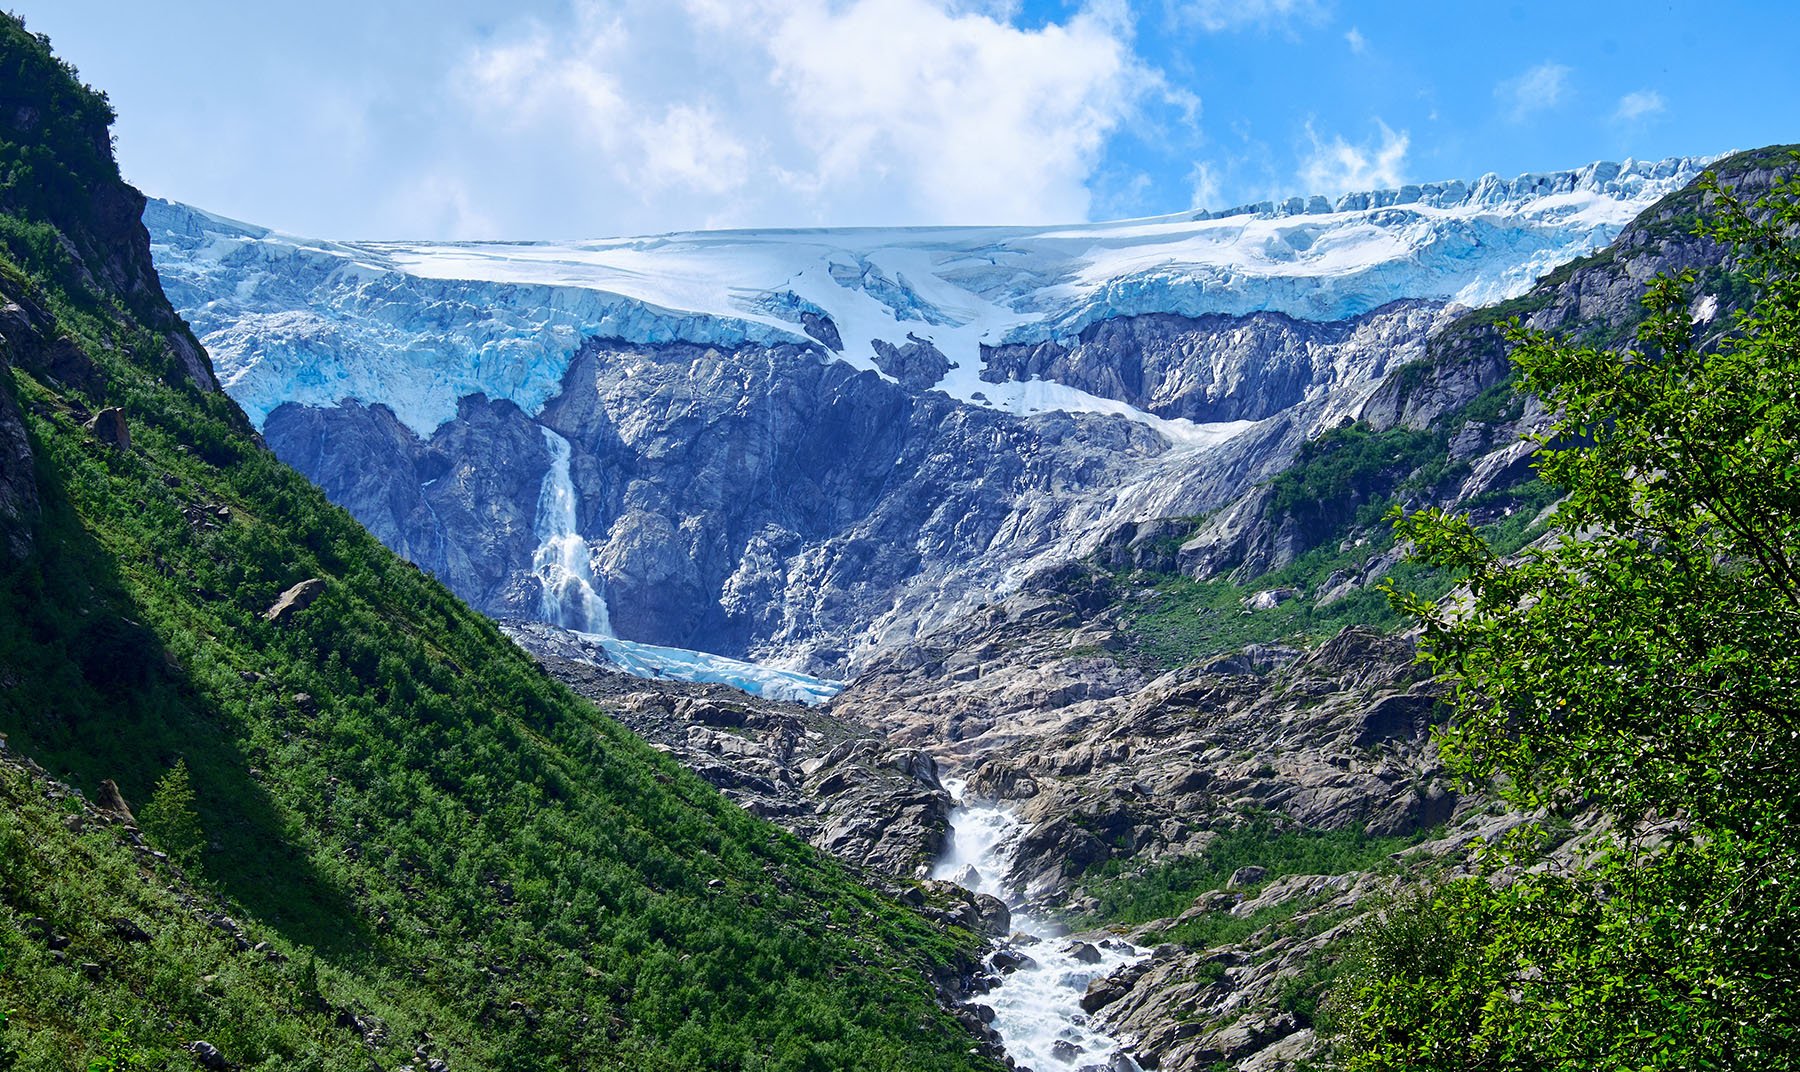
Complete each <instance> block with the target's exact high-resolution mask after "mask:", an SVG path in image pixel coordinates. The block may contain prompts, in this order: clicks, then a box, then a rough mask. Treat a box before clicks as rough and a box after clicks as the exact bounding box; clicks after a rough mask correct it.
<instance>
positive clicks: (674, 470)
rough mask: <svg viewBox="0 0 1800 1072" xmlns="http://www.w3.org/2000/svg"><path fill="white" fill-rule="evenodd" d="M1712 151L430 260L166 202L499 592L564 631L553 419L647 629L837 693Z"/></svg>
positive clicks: (1210, 488) (237, 379)
mask: <svg viewBox="0 0 1800 1072" xmlns="http://www.w3.org/2000/svg"><path fill="white" fill-rule="evenodd" d="M1697 166H1698V164H1697V162H1695V161H1688V160H1676V161H1665V162H1663V163H1660V164H1635V163H1628V164H1627V165H1625V166H1623V167H1621V166H1618V165H1596V166H1594V167H1592V168H1588V169H1583V170H1581V171H1578V172H1567V173H1560V174H1558V175H1553V176H1528V177H1524V178H1521V179H1519V180H1511V181H1501V180H1497V179H1495V180H1491V181H1489V180H1484V181H1483V182H1481V183H1476V184H1472V185H1464V184H1449V185H1445V186H1441V187H1437V186H1434V187H1419V188H1407V189H1405V190H1400V191H1389V192H1386V193H1384V194H1382V195H1379V196H1375V195H1371V196H1366V197H1363V198H1361V199H1356V198H1352V199H1346V200H1345V201H1344V202H1343V203H1341V204H1339V205H1329V204H1325V203H1323V202H1320V203H1317V204H1312V203H1306V202H1298V203H1295V204H1283V205H1264V206H1252V207H1249V208H1247V209H1245V210H1243V211H1240V212H1238V213H1235V214H1230V215H1227V216H1223V217H1218V218H1214V217H1210V216H1209V217H1198V218H1197V217H1179V218H1176V217H1171V218H1170V219H1168V220H1162V221H1151V222H1149V223H1141V222H1140V223H1133V224H1117V225H1112V224H1108V225H1088V226H1083V227H1076V228H1066V229H1060V230H1055V231H1048V232H1032V231H1026V230H1023V229H1016V228H1015V229H962V230H957V229H951V230H935V231H896V232H844V233H837V232H821V233H807V234H803V235H796V234H791V233H766V234H765V233H759V232H747V233H734V234H730V235H684V236H671V237H665V238H661V239H654V240H652V239H642V240H635V239H634V240H619V241H615V242H600V243H583V244H574V245H567V246H544V245H534V244H523V245H500V244H496V245H492V246H481V245H475V246H447V247H433V246H417V245H401V244H393V243H386V244H383V243H319V242H307V241H304V240H300V239H293V238H289V237H287V236H282V235H277V234H273V233H271V232H268V231H265V230H262V229H259V228H255V227H250V226H248V225H243V224H235V223H232V222H231V221H225V220H220V219H218V218H216V217H211V216H207V215H206V214H204V213H200V212H197V211H195V210H191V209H186V208H184V207H181V206H175V205H168V204H166V203H156V204H152V205H151V206H150V207H149V210H148V212H147V215H146V220H147V222H148V225H149V227H150V229H151V230H152V232H153V234H154V236H155V246H156V250H157V255H158V258H159V267H160V270H161V271H162V273H163V275H164V277H165V279H166V280H167V282H168V285H169V287H170V288H171V292H172V293H173V294H174V295H175V297H176V300H177V302H178V304H179V305H180V306H181V307H182V308H183V310H184V311H185V312H186V313H187V314H188V315H189V316H190V317H191V318H192V319H193V320H194V322H195V323H196V324H197V325H199V329H200V331H201V332H202V334H203V335H204V336H205V338H206V340H207V342H208V345H209V346H210V347H211V348H212V350H213V352H214V354H215V355H216V356H217V357H218V358H219V360H220V362H221V367H223V368H225V369H226V373H225V375H224V380H225V382H226V384H227V389H228V390H230V391H232V392H233V393H234V396H235V397H237V398H239V399H240V400H241V401H242V402H243V404H244V405H245V407H246V410H247V412H249V413H250V415H251V417H252V419H253V420H256V421H258V422H259V423H260V426H261V428H262V431H263V432H264V434H265V436H266V437H267V439H268V442H269V443H270V445H271V446H272V447H273V448H274V449H275V451H276V452H277V454H278V455H279V456H281V457H282V458H283V459H285V460H288V461H289V462H291V463H292V464H294V465H295V466H296V467H297V468H299V469H300V470H301V471H302V472H304V473H306V474H307V475H308V476H309V477H311V478H312V479H313V480H315V481H316V482H317V483H318V484H319V485H320V486H321V487H323V488H324V489H325V490H326V491H327V492H328V494H330V495H331V496H332V498H333V499H334V500H335V501H337V502H339V503H340V504H342V505H344V506H345V507H347V508H348V509H349V510H350V511H351V512H352V514H354V515H355V516H356V517H357V518H358V519H359V520H361V521H362V522H363V523H364V524H365V525H367V526H368V527H369V529H370V530H371V531H372V532H374V533H375V534H376V535H377V536H379V537H380V538H381V539H382V540H383V541H384V542H386V543H388V544H389V546H391V547H394V548H395V549H397V550H399V551H400V552H401V553H402V554H404V555H406V556H407V557H408V558H411V559H412V560H413V561H415V562H418V563H419V564H420V565H422V566H423V567H425V568H426V569H428V570H429V571H431V572H432V573H433V574H435V575H436V576H438V577H439V578H441V579H443V580H444V581H445V582H446V583H448V584H449V585H450V586H451V587H452V588H453V589H454V590H455V591H457V592H458V593H459V594H461V595H462V596H463V597H464V598H466V599H468V600H469V601H470V602H471V603H473V604H474V605H476V606H477V607H480V608H482V609H484V610H487V611H489V612H491V613H494V614H497V615H502V616H507V617H525V618H533V617H536V618H540V619H544V618H546V617H549V618H550V619H551V620H554V616H547V615H546V614H545V612H544V610H543V606H544V596H543V593H544V586H545V577H544V576H543V570H542V569H541V559H542V556H540V555H538V554H537V552H538V551H539V549H540V548H541V547H542V546H543V542H542V541H543V539H544V535H543V533H542V532H541V531H539V530H540V529H541V528H542V525H541V521H542V518H541V517H540V514H539V506H540V504H541V502H542V501H543V500H544V489H545V487H546V486H547V485H546V481H547V479H549V475H550V474H549V470H550V469H551V454H550V451H549V449H548V448H547V446H546V440H545V438H544V431H545V430H548V431H549V432H552V433H554V434H555V435H556V436H558V437H560V438H561V440H563V441H566V442H567V443H568V444H569V445H570V449H571V452H572V456H571V461H570V465H569V476H570V482H571V492H572V494H573V496H574V498H575V500H576V526H575V527H576V530H577V535H578V536H579V537H580V539H581V540H583V541H585V543H586V545H587V547H588V549H589V552H590V559H591V568H592V572H593V574H594V576H595V578H596V582H597V586H598V593H599V595H600V596H601V597H602V598H603V599H604V601H605V606H606V609H607V612H608V617H609V618H610V623H611V627H612V628H613V629H614V630H615V631H616V632H617V633H618V635H619V636H621V637H625V638H628V639H632V640H639V641H647V642H652V643H661V644H672V645H678V646H684V647H691V648H701V649H705V650H709V651H717V652H720V653H724V654H729V655H748V656H751V657H756V658H760V659H764V660H774V661H779V662H782V663H784V664H786V665H791V666H795V667H799V668H803V669H806V670H808V671H809V672H813V673H820V674H825V675H829V676H840V677H841V676H845V675H848V674H850V673H853V672H855V671H856V670H858V669H860V668H862V667H864V666H866V665H868V664H869V663H870V661H871V660H873V659H875V658H877V657H878V656H879V655H880V654H881V653H882V652H885V651H889V650H893V649H895V648H897V647H899V646H901V645H904V644H906V643H907V642H909V641H910V640H912V639H913V638H914V637H916V636H918V635H921V634H922V633H925V632H929V631H931V630H933V629H936V628H939V627H942V626H944V625H947V624H949V623H951V622H953V621H955V620H956V618H957V617H958V616H959V615H961V614H963V613H965V612H967V611H969V610H970V609H972V608H974V607H977V606H979V605H981V604H982V603H984V602H986V601H988V600H991V599H993V598H996V597H999V596H1002V595H1004V594H1005V593H1006V592H1008V591H1010V590H1011V589H1012V588H1013V587H1014V586H1016V584H1017V583H1018V582H1019V581H1020V580H1021V579H1022V578H1024V577H1026V576H1028V575H1030V574H1031V573H1033V572H1035V571H1037V570H1040V569H1042V568H1045V567H1046V566H1050V565H1053V564H1055V563H1058V562H1063V561H1069V560H1072V559H1076V558H1080V557H1082V556H1083V555H1086V554H1088V553H1089V552H1091V551H1092V550H1093V549H1094V548H1095V546H1096V545H1097V542H1098V541H1099V540H1100V539H1101V538H1102V537H1103V536H1105V535H1106V534H1107V533H1109V532H1112V531H1114V530H1116V529H1118V528H1119V527H1120V526H1121V525H1125V524H1135V523H1147V522H1152V521H1155V520H1156V519H1159V518H1165V517H1171V516H1188V515H1195V514H1201V513H1205V512H1207V511H1210V510H1213V509H1215V508H1217V507H1219V506H1220V505H1222V504H1224V503H1226V502H1227V501H1229V500H1230V499H1232V498H1233V497H1234V496H1237V495H1238V494H1240V493H1241V492H1242V491H1243V490H1244V489H1245V488H1246V487H1249V486H1251V485H1253V484H1254V483H1256V482H1257V481H1260V480H1264V479H1267V478H1268V477H1270V476H1272V475H1274V474H1275V473H1276V472H1279V471H1280V470H1281V469H1283V468H1285V467H1286V465H1287V464H1288V462H1289V461H1291V460H1292V458H1293V457H1294V456H1295V454H1296V452H1297V451H1298V450H1299V449H1300V447H1301V446H1302V445H1303V444H1304V443H1305V442H1306V440H1307V439H1308V438H1309V437H1310V436H1312V435H1315V434H1316V433H1317V432H1319V431H1320V430H1321V429H1323V428H1325V427H1328V426H1330V425H1332V424H1335V423H1336V422H1338V421H1340V420H1342V419H1343V418H1344V417H1345V416H1347V415H1351V414H1354V413H1355V412H1356V411H1357V410H1358V408H1359V407H1360V405H1361V403H1362V400H1363V399H1364V398H1365V397H1367V396H1368V395H1369V394H1370V393H1371V392H1373V391H1374V390H1376V388H1377V386H1378V385H1379V384H1380V383H1381V382H1383V380H1384V379H1385V378H1386V377H1387V375H1388V373H1389V372H1390V370H1392V369H1394V368H1396V367H1399V366H1402V365H1406V364H1409V363H1412V362H1414V361H1416V360H1417V359H1418V358H1421V357H1423V356H1424V355H1425V353H1426V349H1427V346H1428V343H1429V340H1430V339H1431V338H1432V335H1433V333H1434V332H1435V331H1437V330H1438V329H1439V328H1441V327H1442V326H1443V325H1445V324H1447V323H1448V322H1449V321H1450V320H1452V319H1453V318H1454V315H1455V312H1456V310H1457V307H1458V303H1481V302H1486V301H1490V300H1493V299H1494V298H1497V297H1502V296H1505V295H1509V294H1514V293H1517V292H1519V291H1520V290H1522V289H1523V288H1524V287H1525V286H1527V285H1528V284H1529V281H1530V279H1531V278H1532V277H1533V276H1535V275H1536V274H1537V273H1538V272H1540V271H1542V270H1544V269H1546V268H1548V267H1551V266H1553V265H1555V264H1557V263H1561V262H1562V261H1563V260H1566V259H1567V258H1568V257H1570V256H1574V255H1576V254H1579V253H1581V252H1583V251H1585V250H1589V249H1592V248H1595V247H1597V246H1598V245H1601V244H1603V243H1604V242H1606V241H1607V240H1608V239H1610V238H1611V237H1612V236H1613V235H1614V234H1615V233H1616V232H1617V229H1618V227H1620V226H1622V225H1623V224H1624V222H1625V221H1626V220H1628V219H1629V218H1630V216H1631V215H1633V214H1635V212H1636V211H1637V209H1638V208H1639V207H1641V206H1642V205H1644V204H1648V203H1649V202H1650V201H1652V200H1654V198H1655V197H1657V196H1659V195H1660V194H1661V193H1662V192H1664V191H1666V190H1668V189H1673V188H1676V187H1678V186H1679V185H1681V184H1682V183H1683V182H1685V181H1686V180H1687V178H1688V177H1689V176H1691V175H1692V174H1693V173H1694V171H1695V170H1696V169H1697ZM534 425H535V426H536V427H533V426H534Z"/></svg>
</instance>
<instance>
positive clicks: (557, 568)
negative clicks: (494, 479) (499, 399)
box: [531, 428, 612, 636]
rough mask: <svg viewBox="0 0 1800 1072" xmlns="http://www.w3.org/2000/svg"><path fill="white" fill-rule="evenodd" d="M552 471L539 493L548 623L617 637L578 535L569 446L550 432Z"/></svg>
mask: <svg viewBox="0 0 1800 1072" xmlns="http://www.w3.org/2000/svg"><path fill="white" fill-rule="evenodd" d="M543 432H544V443H545V445H547V446H548V447H549V448H550V471H549V472H548V473H545V474H544V486H543V488H542V490H540V491H539V492H538V504H537V538H538V548H537V551H536V552H534V553H533V554H532V556H531V572H532V573H533V574H535V575H536V576H537V579H538V580H539V581H540V582H541V583H542V585H543V593H542V600H543V602H542V607H541V608H540V609H541V613H542V614H543V617H544V620H545V621H546V622H549V623H550V624H552V625H560V626H562V627H563V628H564V629H575V630H579V631H581V632H583V633H598V634H601V635H602V636H611V635H612V618H611V616H610V615H609V614H608V613H607V610H606V600H605V599H604V598H602V597H601V595H600V584H599V581H598V580H597V579H596V578H595V577H594V562H593V552H592V551H591V550H589V548H588V545H587V541H586V540H584V539H582V538H581V533H579V532H577V531H575V484H574V481H572V480H570V479H569V454H570V451H569V441H568V440H566V439H564V438H563V437H562V436H560V435H557V434H556V433H555V432H553V431H551V430H550V429H549V428H544V429H543Z"/></svg>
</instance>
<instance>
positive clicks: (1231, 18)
mask: <svg viewBox="0 0 1800 1072" xmlns="http://www.w3.org/2000/svg"><path fill="white" fill-rule="evenodd" d="M1173 13H1174V17H1175V21H1177V22H1187V23H1194V24H1196V25H1198V26H1199V27H1200V28H1201V29H1203V30H1206V31H1208V32H1211V33H1218V32H1219V31H1220V30H1235V29H1238V28H1239V27H1243V26H1272V25H1283V24H1286V23H1289V22H1292V21H1295V20H1301V21H1313V20H1316V19H1318V18H1319V17H1320V16H1321V15H1323V14H1324V12H1323V10H1322V9H1321V8H1320V6H1319V0H1176V2H1175V4H1174V7H1173Z"/></svg>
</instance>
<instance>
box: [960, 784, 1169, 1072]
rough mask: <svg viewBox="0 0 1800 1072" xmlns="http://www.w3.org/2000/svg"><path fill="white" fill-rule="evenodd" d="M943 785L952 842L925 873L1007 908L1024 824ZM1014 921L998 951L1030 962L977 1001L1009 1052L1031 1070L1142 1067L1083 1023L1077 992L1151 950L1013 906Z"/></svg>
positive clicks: (1131, 1070) (1124, 1071)
mask: <svg viewBox="0 0 1800 1072" xmlns="http://www.w3.org/2000/svg"><path fill="white" fill-rule="evenodd" d="M945 786H946V788H948V789H949V790H950V793H951V795H952V796H953V797H954V798H955V799H956V802H957V804H956V808H955V810H954V811H952V812H951V813H950V844H949V846H948V847H947V848H946V849H945V850H944V855H943V856H942V857H941V858H940V859H939V860H938V862H937V865H936V866H935V867H934V868H933V869H932V873H931V877H932V878H935V879H942V880H944V881H948V882H954V883H956V884H958V885H960V886H962V887H964V888H965V889H969V890H973V891H975V892H976V893H985V894H988V895H989V896H993V897H998V898H1000V899H1001V900H1003V901H1006V902H1007V903H1008V905H1009V906H1013V905H1014V904H1015V902H1016V901H1017V897H1016V896H1014V894H1013V891H1011V890H1009V889H1008V888H1007V887H1006V883H1005V875H1006V871H1007V865H1008V863H1009V861H1010V859H1011V856H1012V852H1013V849H1014V847H1015V846H1016V845H1017V844H1018V840H1019V838H1020V836H1021V835H1023V833H1024V824H1023V823H1022V822H1020V820H1019V817H1018V816H1017V815H1015V814H1013V812H1012V811H1011V810H1010V809H1008V808H1006V807H1004V806H1003V805H1000V804H994V803H988V802H983V801H971V800H969V799H968V798H967V797H966V796H965V795H964V792H963V789H964V785H963V783H962V782H961V781H960V780H955V779H952V780H949V781H947V782H946V783H945ZM1012 926H1013V932H1014V934H1013V937H1012V938H1011V939H1009V940H1008V941H1007V942H1005V943H1002V944H1001V948H1002V949H1008V948H1010V949H1011V950H1012V951H1014V952H1017V953H1022V954H1024V955H1025V956H1026V957H1028V958H1029V960H1027V961H1026V962H1025V963H1024V964H1023V965H1022V966H1021V967H1019V968H1016V969H1015V970H1013V971H1011V972H1008V973H1006V974H1004V975H1002V976H1001V977H1000V982H999V984H998V985H996V986H995V987H994V988H993V989H992V990H990V991H988V992H987V993H986V994H983V995H981V996H980V997H979V998H977V999H976V1002H977V1003H979V1004H982V1005H986V1006H988V1007H989V1008H991V1009H993V1010H994V1023H993V1027H994V1030H995V1031H998V1032H999V1033H1000V1040H1001V1044H1002V1045H1003V1046H1004V1047H1005V1048H1006V1052H1007V1055H1008V1056H1010V1057H1011V1058H1012V1059H1013V1060H1014V1061H1016V1062H1017V1063H1018V1065H1019V1067H1020V1068H1021V1069H1027V1068H1028V1069H1031V1070H1032V1072H1063V1070H1065V1069H1073V1070H1076V1072H1141V1070H1140V1068H1139V1065H1138V1063H1137V1062H1136V1061H1134V1060H1132V1058H1131V1057H1130V1055H1129V1054H1127V1053H1126V1052H1125V1051H1124V1048H1123V1047H1124V1041H1123V1040H1120V1039H1117V1038H1114V1037H1112V1036H1111V1035H1108V1034H1107V1033H1106V1032H1104V1031H1102V1030H1100V1029H1099V1028H1098V1027H1097V1026H1095V1025H1094V1024H1093V1023H1092V1022H1090V1021H1089V1019H1088V1015H1087V1014H1086V1013H1085V1012H1083V1011H1082V1010H1081V996H1082V994H1083V993H1085V992H1086V991H1087V986H1088V983H1090V982H1092V981H1093V980H1095V979H1099V978H1103V977H1105V976H1107V975H1111V974H1112V973H1113V972H1115V971H1117V970H1118V969H1119V968H1121V967H1124V966H1125V965H1127V964H1131V963H1135V962H1136V961H1139V960H1142V959H1143V958H1144V957H1146V956H1148V955H1149V952H1150V951H1149V950H1147V949H1142V948H1139V947H1137V946H1134V945H1132V944H1131V943H1129V942H1126V941H1124V940H1123V939H1120V938H1116V937H1113V936H1111V935H1088V936H1085V937H1084V936H1079V935H1070V934H1069V933H1068V928H1066V927H1063V926H1061V925H1059V924H1058V923H1056V922H1055V921H1054V920H1051V919H1046V918H1042V917H1039V916H1038V915H1036V914H1034V913H1032V912H1031V911H1030V910H1029V909H1026V908H1021V907H1013V915H1012Z"/></svg>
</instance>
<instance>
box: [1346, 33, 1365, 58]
mask: <svg viewBox="0 0 1800 1072" xmlns="http://www.w3.org/2000/svg"><path fill="white" fill-rule="evenodd" d="M1344 43H1345V44H1347V45H1349V46H1350V51H1352V52H1354V53H1356V54H1357V55H1358V56H1360V55H1362V54H1363V53H1364V52H1367V51H1368V50H1369V39H1368V38H1366V37H1364V36H1363V35H1362V31H1361V30H1359V29H1357V28H1356V27H1354V26H1352V27H1350V30H1349V32H1347V33H1346V34H1344Z"/></svg>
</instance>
